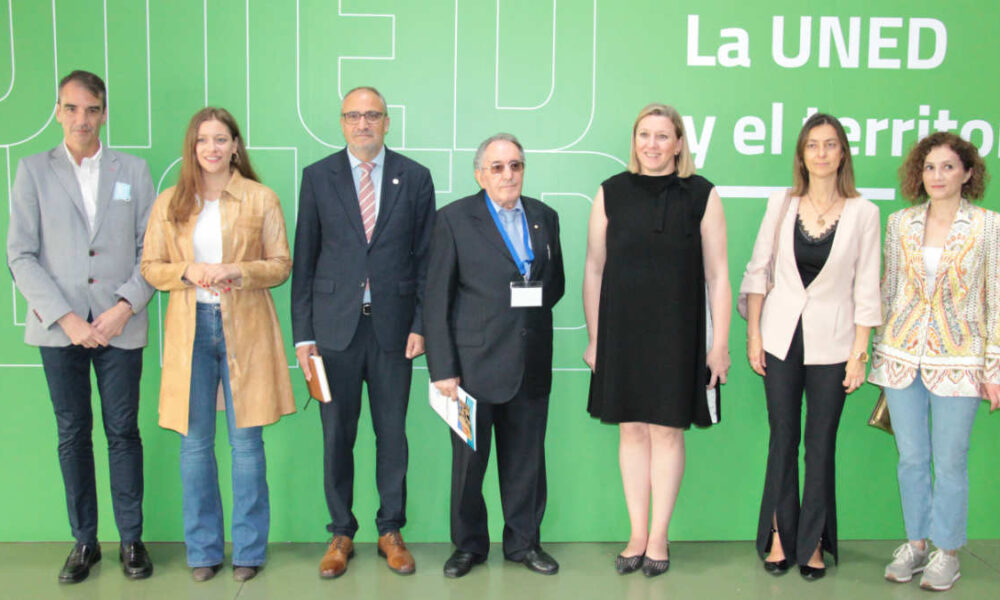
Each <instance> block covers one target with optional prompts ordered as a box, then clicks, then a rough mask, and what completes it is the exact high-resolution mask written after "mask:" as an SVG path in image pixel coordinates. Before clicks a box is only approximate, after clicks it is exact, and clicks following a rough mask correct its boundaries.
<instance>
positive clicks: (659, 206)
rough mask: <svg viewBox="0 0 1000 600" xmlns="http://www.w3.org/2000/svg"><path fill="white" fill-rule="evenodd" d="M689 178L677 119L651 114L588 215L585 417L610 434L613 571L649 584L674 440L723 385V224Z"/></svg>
mask: <svg viewBox="0 0 1000 600" xmlns="http://www.w3.org/2000/svg"><path fill="white" fill-rule="evenodd" d="M694 171H695V168H694V161H693V160H692V158H691V152H690V150H689V149H688V143H687V137H686V136H685V135H684V125H683V122H682V121H681V117H680V115H679V114H678V113H677V111H676V110H674V109H673V108H672V107H670V106H666V105H663V104H650V105H648V106H646V107H645V108H643V109H642V111H640V112H639V116H638V117H637V118H636V120H635V124H634V125H633V127H632V150H631V158H630V160H629V166H628V171H625V172H623V173H620V174H618V175H615V176H614V177H612V178H610V179H608V180H607V181H605V182H604V183H602V184H601V187H600V188H599V189H598V190H597V195H596V196H595V197H594V203H593V208H592V210H591V213H590V229H589V233H588V237H587V260H586V271H585V273H584V279H583V306H584V313H585V315H586V318H587V332H588V334H589V337H590V342H589V344H588V345H587V350H586V352H585V353H584V356H583V358H584V361H585V362H586V363H587V365H588V366H589V367H590V368H591V370H592V371H593V376H592V378H591V384H590V400H589V403H588V407H587V410H588V411H589V412H590V414H591V415H592V416H594V417H596V418H599V419H600V420H601V421H602V422H604V423H616V424H618V427H619V436H620V444H619V462H620V465H621V471H622V484H623V486H624V489H625V504H626V507H627V508H628V514H629V522H630V524H631V529H632V531H631V534H630V536H629V541H628V545H626V546H625V549H624V550H623V551H622V553H621V554H620V555H618V557H617V559H616V561H615V567H616V569H617V570H618V572H619V573H623V574H624V573H629V572H631V571H635V570H637V569H639V568H640V567H642V570H643V572H644V573H645V574H646V575H647V576H654V575H659V574H660V573H663V572H664V571H666V570H667V568H668V567H669V565H670V557H669V549H668V544H669V542H668V536H667V530H668V528H669V525H670V517H671V514H672V513H673V510H674V504H675V502H676V500H677V491H678V489H679V488H680V483H681V478H682V476H683V474H684V430H686V429H688V428H689V427H690V426H691V424H692V423H694V424H695V425H710V424H712V423H713V422H714V421H716V420H717V417H716V414H714V413H713V412H712V411H711V410H710V408H709V402H708V399H707V397H706V396H707V395H706V390H707V388H706V383H707V384H708V387H709V388H712V387H715V385H716V384H717V383H725V381H726V373H727V371H728V370H729V343H728V336H729V314H730V310H731V303H732V300H731V297H730V287H729V270H728V266H727V262H726V220H725V216H724V215H723V212H722V201H721V200H720V199H719V195H718V193H717V192H716V191H715V188H714V187H713V186H712V184H711V183H710V182H709V181H708V180H706V179H705V178H703V177H699V176H698V175H695V174H694ZM706 283H707V293H708V302H707V303H706ZM706 304H707V305H708V306H707V307H706ZM706 310H710V312H711V315H712V320H713V328H712V329H713V331H712V336H711V339H707V333H706ZM708 343H710V348H711V349H710V350H706V346H707V344H708ZM706 353H707V359H706ZM651 500H652V513H650V501H651ZM650 514H651V515H652V520H651V521H650Z"/></svg>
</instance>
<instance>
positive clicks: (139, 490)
mask: <svg viewBox="0 0 1000 600" xmlns="http://www.w3.org/2000/svg"><path fill="white" fill-rule="evenodd" d="M39 350H40V352H41V355H42V367H43V368H44V370H45V380H46V381H47V382H48V385H49V396H50V397H51V398H52V408H53V409H54V410H55V414H56V428H57V430H58V432H59V467H60V469H61V470H62V476H63V485H64V486H65V488H66V509H67V511H68V512H69V524H70V529H71V531H72V533H73V538H74V539H76V541H77V542H79V543H82V544H92V543H95V542H97V485H96V483H95V479H94V477H95V475H94V445H93V440H92V439H91V432H92V430H93V427H94V415H93V411H92V410H91V402H90V394H91V389H90V365H91V364H93V365H94V372H95V373H96V375H97V389H98V391H99V392H100V395H101V418H102V421H103V423H104V435H105V436H106V437H107V440H108V467H109V471H110V482H111V504H112V506H113V508H114V513H115V524H116V525H117V526H118V534H119V535H120V536H121V541H122V542H137V541H139V540H140V539H141V538H142V494H143V479H142V439H141V438H140V437H139V421H138V418H139V378H140V377H141V376H142V348H136V349H133V350H123V349H121V348H115V347H112V346H108V347H104V348H84V347H83V346H65V347H53V346H42V347H40V348H39Z"/></svg>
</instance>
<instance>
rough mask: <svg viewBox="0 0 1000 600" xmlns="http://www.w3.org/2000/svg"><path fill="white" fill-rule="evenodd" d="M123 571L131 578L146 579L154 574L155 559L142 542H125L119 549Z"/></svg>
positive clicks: (119, 558)
mask: <svg viewBox="0 0 1000 600" xmlns="http://www.w3.org/2000/svg"><path fill="white" fill-rule="evenodd" d="M118 560H119V562H121V563H122V572H123V573H125V577H128V578H129V579H145V578H147V577H149V576H150V575H152V574H153V561H151V560H149V553H148V552H146V546H145V544H143V543H142V542H125V543H122V545H121V547H120V548H119V549H118Z"/></svg>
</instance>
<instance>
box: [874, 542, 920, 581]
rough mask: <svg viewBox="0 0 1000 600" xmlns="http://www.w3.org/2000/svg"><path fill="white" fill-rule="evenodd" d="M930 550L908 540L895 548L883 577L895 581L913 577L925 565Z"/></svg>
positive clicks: (907, 579)
mask: <svg viewBox="0 0 1000 600" xmlns="http://www.w3.org/2000/svg"><path fill="white" fill-rule="evenodd" d="M929 554H930V550H928V549H927V548H924V549H923V550H921V549H920V548H917V547H916V546H914V545H913V544H911V543H910V542H903V544H902V545H901V546H900V547H899V548H896V549H895V550H894V551H893V553H892V556H893V559H892V562H891V563H889V564H888V565H886V567H885V578H886V579H888V580H889V581H895V582H896V583H906V582H907V581H910V580H911V579H913V575H914V574H915V573H919V572H921V571H923V570H924V567H926V566H927V556H928V555H929Z"/></svg>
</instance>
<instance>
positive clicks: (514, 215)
mask: <svg viewBox="0 0 1000 600" xmlns="http://www.w3.org/2000/svg"><path fill="white" fill-rule="evenodd" d="M500 219H501V220H502V221H503V228H504V231H506V232H507V237H509V238H510V241H511V243H512V244H514V250H516V251H517V256H518V258H520V259H521V260H524V258H525V257H526V256H528V253H527V251H526V249H525V247H524V234H523V233H522V232H520V231H518V227H517V224H518V222H519V221H520V220H521V209H520V208H512V209H510V210H507V209H506V208H501V209H500Z"/></svg>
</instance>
